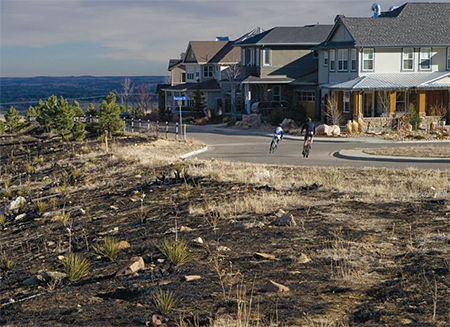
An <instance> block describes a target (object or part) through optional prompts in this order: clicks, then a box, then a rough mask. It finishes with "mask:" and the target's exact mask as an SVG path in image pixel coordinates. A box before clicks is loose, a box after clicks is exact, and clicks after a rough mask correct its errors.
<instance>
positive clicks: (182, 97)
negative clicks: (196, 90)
mask: <svg viewBox="0 0 450 327" xmlns="http://www.w3.org/2000/svg"><path fill="white" fill-rule="evenodd" d="M173 101H186V96H185V95H182V96H174V97H173Z"/></svg>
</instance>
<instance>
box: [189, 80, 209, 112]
mask: <svg viewBox="0 0 450 327" xmlns="http://www.w3.org/2000/svg"><path fill="white" fill-rule="evenodd" d="M191 100H192V101H193V102H194V105H193V109H194V111H195V113H196V115H197V116H199V117H201V116H204V115H205V108H206V104H205V99H204V98H203V94H202V91H201V85H200V80H197V85H196V87H195V91H194V92H193V93H192V96H191Z"/></svg>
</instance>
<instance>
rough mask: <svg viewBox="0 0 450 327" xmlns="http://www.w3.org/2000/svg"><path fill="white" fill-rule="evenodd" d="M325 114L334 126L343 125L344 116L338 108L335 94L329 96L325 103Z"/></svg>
mask: <svg viewBox="0 0 450 327" xmlns="http://www.w3.org/2000/svg"><path fill="white" fill-rule="evenodd" d="M323 113H324V115H325V117H326V118H328V120H329V121H331V123H332V124H333V125H338V126H339V125H340V124H341V121H342V119H343V118H344V115H343V113H342V111H340V110H339V108H338V103H337V99H336V96H335V95H334V94H330V95H328V96H327V98H326V101H325V110H324V112H323Z"/></svg>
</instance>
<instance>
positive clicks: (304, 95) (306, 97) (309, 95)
mask: <svg viewBox="0 0 450 327" xmlns="http://www.w3.org/2000/svg"><path fill="white" fill-rule="evenodd" d="M298 100H299V101H309V102H314V101H315V100H316V94H315V92H314V91H312V92H311V91H303V92H299V93H298Z"/></svg>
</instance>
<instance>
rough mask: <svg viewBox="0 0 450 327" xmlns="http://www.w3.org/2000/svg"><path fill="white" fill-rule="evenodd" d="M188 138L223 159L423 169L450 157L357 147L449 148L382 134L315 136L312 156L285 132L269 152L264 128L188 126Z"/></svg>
mask: <svg viewBox="0 0 450 327" xmlns="http://www.w3.org/2000/svg"><path fill="white" fill-rule="evenodd" d="M187 135H188V138H189V139H197V140H200V141H202V142H204V143H206V144H207V146H208V149H207V150H206V151H204V152H201V153H196V154H194V157H197V158H199V159H213V158H214V159H223V160H231V161H241V162H250V163H258V164H286V165H298V166H306V165H308V166H333V167H340V166H352V167H386V168H407V167H416V168H420V169H441V170H444V169H450V159H438V158H435V159H430V158H394V157H379V156H370V155H365V154H363V153H362V151H359V150H358V149H362V148H380V147H402V146H408V147H410V146H425V147H438V146H440V147H448V146H450V142H449V141H438V142H418V141H411V142H395V141H389V140H384V139H382V138H379V137H361V138H329V137H316V138H315V139H314V143H313V148H312V150H311V153H310V156H309V158H307V159H306V158H303V156H302V155H301V150H302V144H303V137H298V136H290V135H286V136H285V137H284V139H283V141H282V142H281V143H280V145H279V146H278V149H277V151H276V152H275V153H274V154H269V153H268V149H269V144H270V141H271V138H272V134H270V133H265V132H263V131H261V130H236V129H232V128H224V127H220V126H188V127H187Z"/></svg>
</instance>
